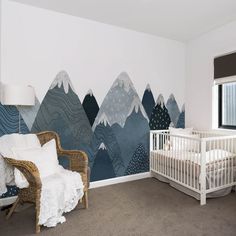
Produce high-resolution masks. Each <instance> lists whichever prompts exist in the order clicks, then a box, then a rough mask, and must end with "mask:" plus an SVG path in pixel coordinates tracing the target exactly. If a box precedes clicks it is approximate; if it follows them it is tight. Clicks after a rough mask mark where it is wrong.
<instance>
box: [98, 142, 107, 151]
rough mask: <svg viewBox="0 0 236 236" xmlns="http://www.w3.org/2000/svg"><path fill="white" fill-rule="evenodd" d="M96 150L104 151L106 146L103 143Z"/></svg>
mask: <svg viewBox="0 0 236 236" xmlns="http://www.w3.org/2000/svg"><path fill="white" fill-rule="evenodd" d="M98 149H102V150H106V149H107V148H106V145H105V144H104V143H101V144H100V146H99V148H98Z"/></svg>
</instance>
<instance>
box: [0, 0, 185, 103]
mask: <svg viewBox="0 0 236 236" xmlns="http://www.w3.org/2000/svg"><path fill="white" fill-rule="evenodd" d="M2 7H3V19H2V21H3V22H2V23H3V24H2V45H3V46H2V80H3V82H5V83H26V84H31V85H32V86H34V87H35V88H36V93H37V96H38V97H39V99H40V100H42V99H43V97H44V95H45V93H46V92H47V89H48V88H49V85H50V83H51V82H52V80H53V79H54V77H55V75H56V73H57V72H59V71H60V70H62V69H65V70H66V71H67V72H68V73H69V75H70V77H71V80H72V83H73V85H74V87H75V89H76V91H77V93H78V95H79V97H80V100H81V101H82V100H83V98H84V96H85V94H86V93H87V91H88V90H89V89H90V88H91V89H92V90H93V91H94V94H95V96H96V98H97V100H98V102H99V104H101V102H102V100H103V99H104V97H105V95H106V93H107V92H108V90H109V88H110V86H111V85H112V83H113V81H114V80H115V79H116V77H117V76H118V74H119V73H120V72H122V71H127V72H128V74H129V75H130V77H131V79H132V81H133V83H134V86H135V88H136V89H137V92H138V94H139V95H140V97H141V98H142V95H143V92H144V89H145V87H146V84H147V83H150V84H151V88H152V90H153V94H154V96H155V97H157V95H158V94H159V93H163V95H164V97H165V99H167V98H168V96H169V95H170V94H171V93H174V95H175V97H176V100H177V102H178V104H179V106H180V107H181V106H182V104H183V103H184V89H185V74H186V73H185V72H186V68H185V45H184V44H183V43H180V42H177V41H173V40H168V39H164V38H159V37H154V36H150V35H147V34H144V33H138V32H135V31H131V30H126V29H122V28H118V27H114V26H109V25H106V24H101V23H97V22H93V21H89V20H85V19H80V18H77V17H73V16H69V15H64V14H61V13H56V12H52V11H48V10H44V9H39V8H34V7H31V6H27V5H23V4H20V3H16V2H11V1H8V0H3V6H2Z"/></svg>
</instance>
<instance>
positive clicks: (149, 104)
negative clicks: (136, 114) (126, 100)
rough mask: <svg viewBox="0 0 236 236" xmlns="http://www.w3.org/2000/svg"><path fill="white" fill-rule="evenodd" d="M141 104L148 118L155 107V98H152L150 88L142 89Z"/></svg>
mask: <svg viewBox="0 0 236 236" xmlns="http://www.w3.org/2000/svg"><path fill="white" fill-rule="evenodd" d="M142 104H143V107H144V109H145V111H146V113H147V115H148V118H149V119H150V117H151V114H152V110H153V108H154V107H155V100H154V97H153V94H152V91H151V89H146V90H145V91H144V94H143V98H142Z"/></svg>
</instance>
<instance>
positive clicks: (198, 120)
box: [185, 21, 236, 129]
mask: <svg viewBox="0 0 236 236" xmlns="http://www.w3.org/2000/svg"><path fill="white" fill-rule="evenodd" d="M235 50H236V21H234V22H232V23H230V24H227V25H225V26H223V27H221V28H218V29H216V30H214V31H211V32H209V33H207V34H204V35H203V36H202V37H200V38H198V39H196V40H193V41H191V42H189V43H188V45H187V58H186V61H187V76H186V103H185V104H186V125H187V126H193V127H196V128H198V129H211V128H212V127H213V122H212V121H213V119H216V114H215V113H214V115H213V112H212V107H213V105H212V103H213V99H212V94H213V93H212V91H213V76H214V71H213V69H214V67H213V59H214V57H216V56H219V55H222V54H225V53H229V52H232V51H235ZM213 128H214V127H213Z"/></svg>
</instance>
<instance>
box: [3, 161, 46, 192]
mask: <svg viewBox="0 0 236 236" xmlns="http://www.w3.org/2000/svg"><path fill="white" fill-rule="evenodd" d="M4 160H5V161H6V162H7V163H8V164H10V165H12V166H13V167H15V168H17V169H18V170H19V171H20V172H21V173H22V174H23V175H24V176H25V178H26V179H27V181H28V183H29V185H30V186H31V187H36V188H41V186H42V183H41V179H40V174H39V171H38V168H37V166H36V165H35V164H34V163H33V162H31V161H22V160H15V159H12V158H7V157H4Z"/></svg>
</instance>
